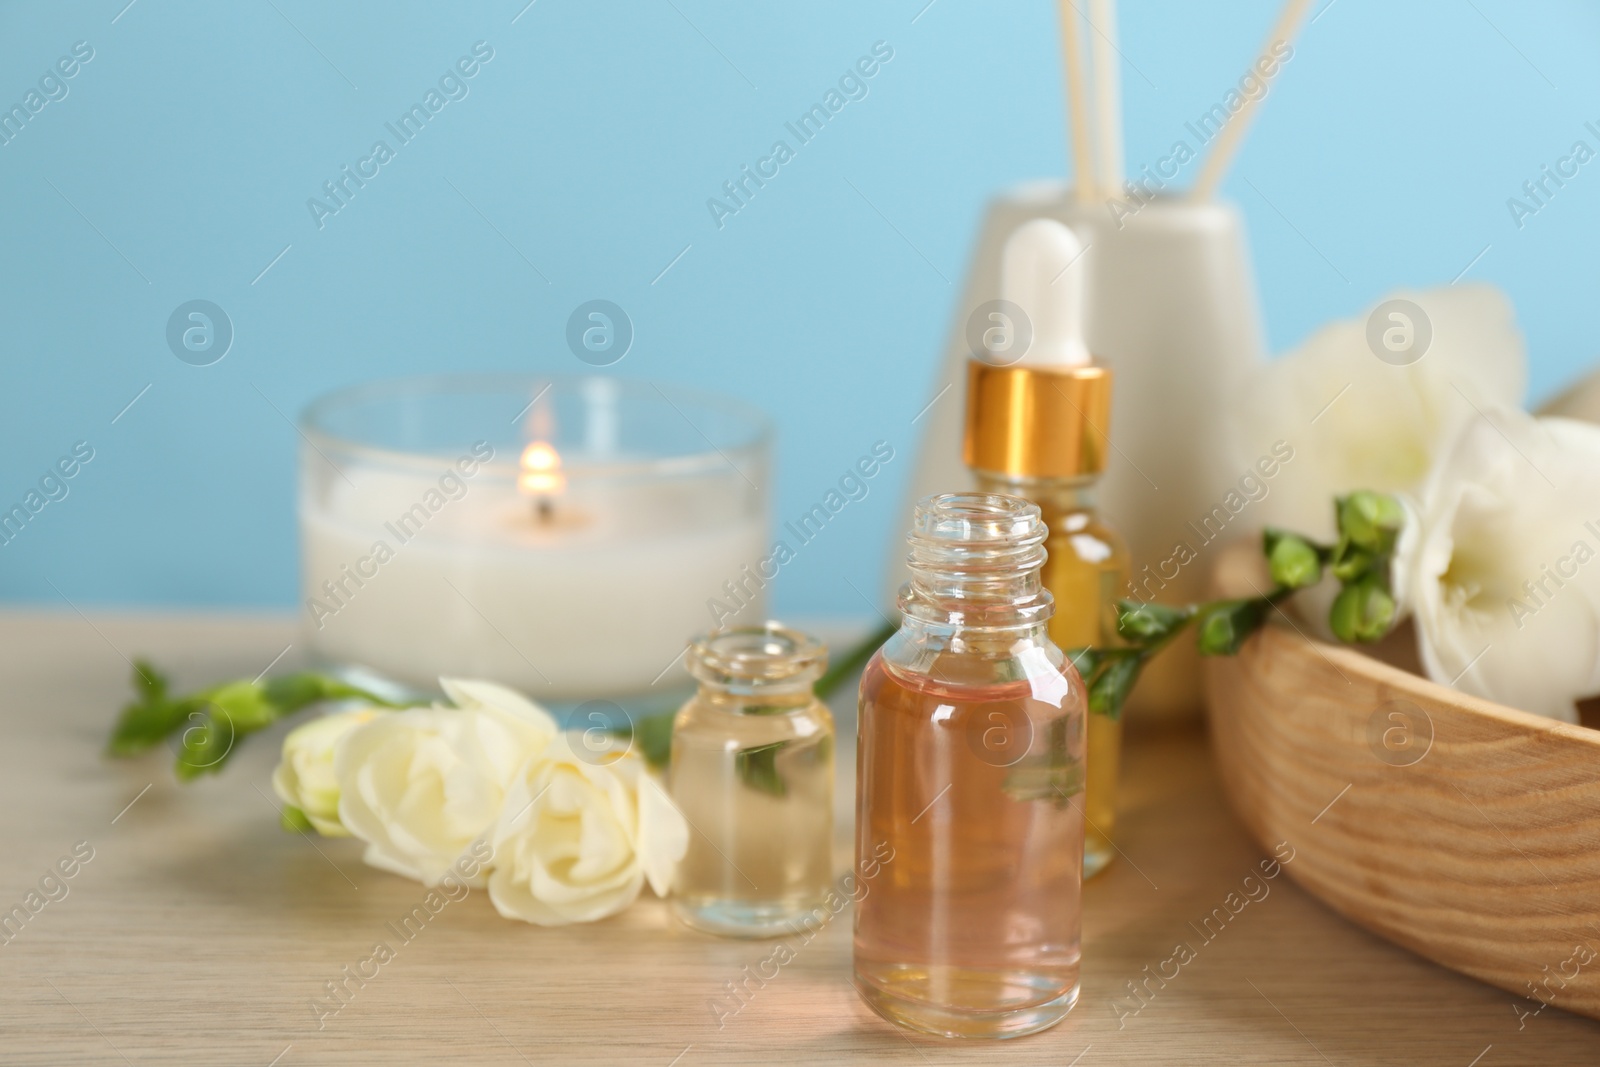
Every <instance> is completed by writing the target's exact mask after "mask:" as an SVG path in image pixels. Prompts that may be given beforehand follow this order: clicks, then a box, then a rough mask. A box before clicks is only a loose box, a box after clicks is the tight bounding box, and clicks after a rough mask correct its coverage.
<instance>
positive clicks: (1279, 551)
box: [1267, 533, 1322, 589]
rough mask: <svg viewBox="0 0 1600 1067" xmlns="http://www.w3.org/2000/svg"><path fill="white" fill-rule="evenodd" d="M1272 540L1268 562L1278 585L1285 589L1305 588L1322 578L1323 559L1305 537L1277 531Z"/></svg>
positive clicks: (1268, 551) (1273, 578) (1268, 552)
mask: <svg viewBox="0 0 1600 1067" xmlns="http://www.w3.org/2000/svg"><path fill="white" fill-rule="evenodd" d="M1271 542H1272V547H1271V548H1270V549H1268V550H1267V562H1268V564H1269V565H1270V566H1271V568H1272V580H1273V581H1274V582H1276V583H1277V584H1278V585H1280V586H1282V587H1283V588H1285V589H1303V588H1305V587H1306V586H1308V585H1316V584H1317V583H1318V582H1320V581H1321V580H1322V560H1321V558H1320V557H1319V556H1318V555H1317V550H1316V549H1315V548H1313V547H1311V543H1310V542H1309V541H1307V540H1306V539H1305V538H1303V537H1300V536H1298V535H1297V534H1291V533H1277V535H1276V536H1275V537H1272V538H1271Z"/></svg>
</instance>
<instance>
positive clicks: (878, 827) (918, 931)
mask: <svg viewBox="0 0 1600 1067" xmlns="http://www.w3.org/2000/svg"><path fill="white" fill-rule="evenodd" d="M1046 534H1047V531H1046V529H1045V526H1044V523H1043V521H1042V520H1041V518H1040V515H1039V509H1038V507H1036V506H1035V505H1033V504H1030V503H1028V502H1027V501H1025V500H1021V499H1018V498H1016V497H1009V496H995V495H989V494H982V493H953V494H945V495H941V496H934V497H928V498H926V499H924V500H923V501H921V502H920V503H919V504H918V505H917V508H916V513H915V516H914V518H913V522H912V529H911V533H910V535H909V538H908V540H909V541H910V544H911V554H910V564H911V576H912V577H911V581H910V582H909V583H907V585H906V586H905V587H904V588H903V589H902V590H901V593H900V610H901V613H902V616H903V621H902V624H901V627H900V629H899V630H898V631H897V632H896V633H895V635H894V636H893V637H891V638H890V639H889V641H888V642H887V643H886V644H885V645H884V646H883V648H882V649H880V650H879V651H878V653H877V654H876V655H875V656H874V657H873V658H872V661H871V662H870V663H868V665H867V668H866V671H865V673H864V674H863V675H862V679H861V704H860V735H859V748H858V755H857V769H856V774H857V781H856V808H857V810H856V858H857V862H858V865H860V866H861V869H866V868H867V867H872V868H874V869H877V867H878V861H879V860H882V859H883V857H885V856H892V857H893V858H892V859H891V860H887V861H884V862H882V865H881V870H880V871H879V874H878V875H877V877H876V879H875V880H874V881H873V883H872V886H871V891H870V892H868V893H866V894H865V895H864V896H863V897H861V898H860V899H859V901H858V903H857V905H856V923H855V974H854V978H855V985H856V989H857V990H858V991H859V992H860V994H861V996H862V998H863V999H865V1000H866V1002H867V1003H868V1004H869V1005H870V1006H871V1007H872V1008H873V1009H874V1010H875V1011H877V1012H878V1013H879V1014H881V1015H883V1016H885V1017H886V1018H888V1019H890V1020H891V1021H893V1022H896V1023H898V1024H900V1025H902V1026H907V1027H910V1028H913V1029H917V1030H923V1031H926V1032H929V1033H934V1034H941V1035H944V1036H947V1037H1016V1036H1020V1035H1022V1034H1029V1033H1034V1032H1035V1031H1038V1030H1042V1029H1044V1028H1045V1027H1047V1026H1050V1025H1051V1024H1053V1023H1055V1022H1057V1021H1059V1020H1060V1019H1061V1018H1062V1017H1063V1016H1064V1015H1066V1013H1067V1012H1068V1011H1070V1010H1071V1009H1072V1005H1073V1004H1074V1002H1075V1001H1076V1000H1077V996H1078V966H1079V926H1080V898H1081V892H1082V870H1083V866H1082V864H1083V813H1082V810H1081V809H1080V808H1079V807H1078V806H1077V804H1076V803H1075V800H1076V796H1077V794H1078V793H1079V792H1081V791H1082V788H1083V756H1084V743H1085V738H1084V718H1085V715H1086V708H1085V699H1084V692H1083V683H1082V681H1081V680H1080V679H1079V677H1078V674H1077V672H1076V671H1075V670H1074V669H1073V667H1072V665H1071V663H1070V662H1068V661H1067V659H1066V657H1065V656H1064V655H1063V654H1062V652H1061V650H1060V649H1058V648H1057V647H1056V646H1055V645H1054V644H1052V643H1051V641H1050V637H1049V635H1048V633H1047V632H1046V625H1047V623H1048V621H1049V619H1050V615H1051V612H1052V610H1053V607H1054V605H1053V601H1052V598H1051V595H1050V593H1049V591H1048V590H1046V589H1045V588H1044V587H1043V585H1042V584H1041V582H1040V578H1039V569H1040V567H1041V566H1042V565H1043V564H1044V561H1045V549H1044V540H1045V537H1046Z"/></svg>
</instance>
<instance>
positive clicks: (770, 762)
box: [668, 622, 834, 937]
mask: <svg viewBox="0 0 1600 1067" xmlns="http://www.w3.org/2000/svg"><path fill="white" fill-rule="evenodd" d="M827 658H828V650H827V648H826V647H825V646H824V645H822V644H821V643H820V642H819V641H817V640H816V639H815V638H812V637H808V636H807V635H805V634H803V633H800V632H798V631H796V630H791V629H789V628H788V627H786V626H782V625H780V624H778V623H775V622H769V623H767V624H766V625H765V626H747V627H738V628H730V629H724V630H717V631H714V632H713V633H711V634H709V635H707V636H706V637H703V638H701V639H699V640H697V641H695V642H694V643H693V644H692V645H690V647H689V669H690V671H691V672H692V673H693V674H694V676H695V677H696V678H698V679H699V680H700V690H699V692H697V693H696V694H695V695H694V696H693V697H691V698H690V699H689V701H688V703H686V704H684V706H683V708H682V709H681V710H679V712H678V716H677V719H676V720H675V721H674V724H673V734H672V762H671V765H670V768H669V771H668V785H669V788H670V790H671V793H672V798H673V800H674V801H676V802H677V805H678V808H679V809H680V810H681V811H682V812H683V815H684V818H685V819H686V820H687V821H688V823H689V827H690V833H689V850H688V852H687V854H685V856H684V857H683V860H682V862H680V863H679V865H678V873H677V877H676V880H675V881H674V883H673V889H672V897H671V906H672V910H673V912H674V913H675V914H676V915H677V916H678V918H680V919H682V920H683V921H684V922H685V923H687V924H688V925H690V926H692V927H695V928H696V929H699V930H705V931H707V932H708V933H713V934H722V935H724V936H728V937H776V936H779V935H781V934H787V933H791V932H792V931H793V924H794V923H796V922H798V921H800V920H801V918H802V917H809V916H810V915H811V914H812V913H813V910H814V909H815V908H816V907H817V905H818V904H819V903H821V901H822V900H823V898H824V896H825V895H826V894H827V892H828V890H829V888H830V886H831V883H832V879H833V861H832V854H833V755H834V743H833V741H834V729H833V716H832V715H831V714H830V713H829V712H828V709H827V706H826V705H824V704H823V703H822V701H820V700H818V699H817V698H816V695H815V694H814V693H813V692H812V685H813V684H814V683H815V682H816V680H817V678H818V676H819V675H821V674H822V671H823V669H824V668H825V667H826V666H827Z"/></svg>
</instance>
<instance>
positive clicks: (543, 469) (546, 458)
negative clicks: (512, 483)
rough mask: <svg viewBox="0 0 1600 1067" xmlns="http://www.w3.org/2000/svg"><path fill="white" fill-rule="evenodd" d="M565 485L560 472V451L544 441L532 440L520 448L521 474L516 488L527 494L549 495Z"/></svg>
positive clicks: (565, 480) (565, 477)
mask: <svg viewBox="0 0 1600 1067" xmlns="http://www.w3.org/2000/svg"><path fill="white" fill-rule="evenodd" d="M566 487H567V476H566V475H565V474H563V473H561V453H559V452H557V451H556V450H555V449H554V448H553V447H551V446H550V445H549V444H547V443H546V442H544V441H534V442H533V443H532V444H530V445H528V447H527V448H524V449H523V450H522V474H521V475H520V476H519V477H518V479H517V488H518V489H520V490H522V492H524V493H526V494H527V495H528V496H536V497H537V496H550V495H552V494H555V493H559V492H561V491H562V490H563V489H565V488H566Z"/></svg>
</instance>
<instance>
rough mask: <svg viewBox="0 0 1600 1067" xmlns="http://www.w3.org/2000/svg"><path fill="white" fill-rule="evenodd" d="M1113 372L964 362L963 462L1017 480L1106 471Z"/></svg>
mask: <svg viewBox="0 0 1600 1067" xmlns="http://www.w3.org/2000/svg"><path fill="white" fill-rule="evenodd" d="M1110 428H1111V370H1110V368H1109V367H1103V366H1096V365H1094V364H1088V365H1084V366H1077V367H1051V366H1033V367H1030V366H1020V365H1019V366H1009V367H1000V366H995V365H994V364H991V363H986V362H984V361H983V360H981V359H973V360H970V361H968V363H967V434H966V443H965V447H964V449H963V454H964V456H965V459H966V464H967V466H968V467H971V468H973V469H974V470H980V471H984V472H985V473H988V474H1001V475H1009V476H1011V477H1022V478H1079V477H1083V476H1085V475H1092V474H1099V473H1100V472H1101V471H1103V470H1105V466H1106V451H1107V449H1108V448H1109V447H1110V442H1109V439H1108V438H1107V437H1106V434H1107V433H1108V432H1109V430H1110Z"/></svg>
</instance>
